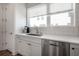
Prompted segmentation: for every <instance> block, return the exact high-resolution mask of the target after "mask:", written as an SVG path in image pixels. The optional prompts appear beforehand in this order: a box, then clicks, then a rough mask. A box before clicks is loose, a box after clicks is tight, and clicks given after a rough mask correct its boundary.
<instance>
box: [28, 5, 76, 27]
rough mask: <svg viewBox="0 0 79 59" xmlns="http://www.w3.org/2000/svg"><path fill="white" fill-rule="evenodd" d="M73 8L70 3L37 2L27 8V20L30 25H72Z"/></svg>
mask: <svg viewBox="0 0 79 59" xmlns="http://www.w3.org/2000/svg"><path fill="white" fill-rule="evenodd" d="M47 8H48V9H47ZM73 10H74V9H73V4H72V3H50V4H39V5H37V6H33V7H30V8H27V18H28V20H27V22H29V26H30V27H35V26H38V27H47V26H73V25H74V23H75V22H74V11H73ZM47 15H48V16H47Z"/></svg>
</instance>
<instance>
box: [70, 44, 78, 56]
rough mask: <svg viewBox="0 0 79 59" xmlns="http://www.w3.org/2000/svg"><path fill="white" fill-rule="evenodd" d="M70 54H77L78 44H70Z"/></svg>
mask: <svg viewBox="0 0 79 59" xmlns="http://www.w3.org/2000/svg"><path fill="white" fill-rule="evenodd" d="M70 56H79V45H77V44H70Z"/></svg>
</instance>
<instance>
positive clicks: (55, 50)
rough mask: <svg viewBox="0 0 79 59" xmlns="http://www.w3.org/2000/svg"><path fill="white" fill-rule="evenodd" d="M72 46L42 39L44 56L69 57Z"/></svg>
mask: <svg viewBox="0 0 79 59" xmlns="http://www.w3.org/2000/svg"><path fill="white" fill-rule="evenodd" d="M69 55H70V44H69V43H64V42H57V41H52V40H46V39H42V56H69Z"/></svg>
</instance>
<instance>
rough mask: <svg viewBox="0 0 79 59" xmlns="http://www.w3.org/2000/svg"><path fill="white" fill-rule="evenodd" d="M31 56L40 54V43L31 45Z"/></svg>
mask: <svg viewBox="0 0 79 59" xmlns="http://www.w3.org/2000/svg"><path fill="white" fill-rule="evenodd" d="M31 49H32V50H31V56H41V45H39V44H33V45H31Z"/></svg>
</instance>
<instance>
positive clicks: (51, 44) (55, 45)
mask: <svg viewBox="0 0 79 59" xmlns="http://www.w3.org/2000/svg"><path fill="white" fill-rule="evenodd" d="M50 45H52V46H59V45H56V44H50Z"/></svg>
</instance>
